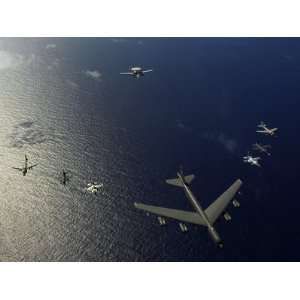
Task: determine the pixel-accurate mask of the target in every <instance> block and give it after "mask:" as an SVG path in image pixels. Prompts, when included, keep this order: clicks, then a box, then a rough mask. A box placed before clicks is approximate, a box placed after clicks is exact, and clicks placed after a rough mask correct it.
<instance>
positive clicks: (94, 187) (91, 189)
mask: <svg viewBox="0 0 300 300" xmlns="http://www.w3.org/2000/svg"><path fill="white" fill-rule="evenodd" d="M102 187H103V183H100V184H97V182H94V183H88V184H87V187H86V188H85V190H86V191H87V192H88V193H90V194H94V195H97V192H98V191H99V189H100V188H102Z"/></svg>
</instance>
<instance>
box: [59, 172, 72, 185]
mask: <svg viewBox="0 0 300 300" xmlns="http://www.w3.org/2000/svg"><path fill="white" fill-rule="evenodd" d="M70 178H71V175H70V172H69V171H65V170H62V177H61V179H60V182H61V184H62V185H66V184H67V183H68V182H69V181H70Z"/></svg>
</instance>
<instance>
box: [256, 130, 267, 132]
mask: <svg viewBox="0 0 300 300" xmlns="http://www.w3.org/2000/svg"><path fill="white" fill-rule="evenodd" d="M256 132H260V133H267V131H266V130H256Z"/></svg>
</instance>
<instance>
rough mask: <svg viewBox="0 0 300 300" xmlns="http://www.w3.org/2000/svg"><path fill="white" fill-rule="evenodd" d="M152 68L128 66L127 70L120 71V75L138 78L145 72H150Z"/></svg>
mask: <svg viewBox="0 0 300 300" xmlns="http://www.w3.org/2000/svg"><path fill="white" fill-rule="evenodd" d="M152 71H153V70H152V69H149V70H143V68H141V67H132V68H129V72H122V73H120V74H121V75H131V76H134V77H135V78H140V77H141V76H144V75H145V73H149V72H152Z"/></svg>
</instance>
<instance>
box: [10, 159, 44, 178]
mask: <svg viewBox="0 0 300 300" xmlns="http://www.w3.org/2000/svg"><path fill="white" fill-rule="evenodd" d="M37 165H38V164H34V165H31V166H28V157H27V155H26V154H25V164H24V167H23V168H15V167H12V168H13V169H15V170H18V171H21V172H22V173H23V176H26V174H27V172H28V170H32V169H33V168H34V167H35V166H37Z"/></svg>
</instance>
